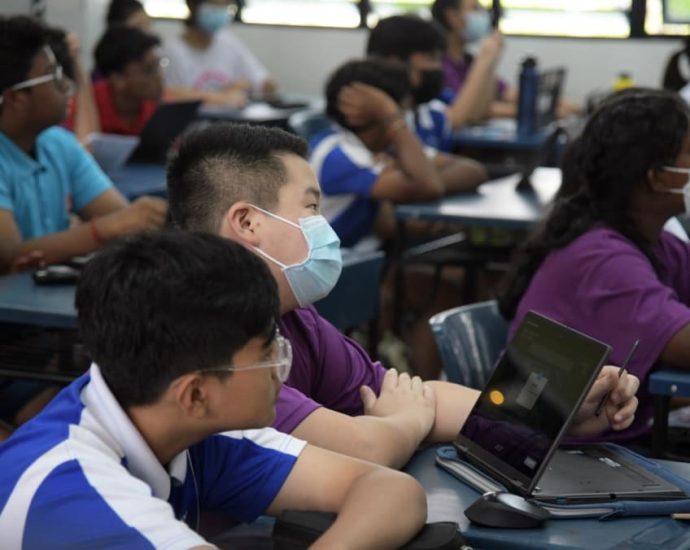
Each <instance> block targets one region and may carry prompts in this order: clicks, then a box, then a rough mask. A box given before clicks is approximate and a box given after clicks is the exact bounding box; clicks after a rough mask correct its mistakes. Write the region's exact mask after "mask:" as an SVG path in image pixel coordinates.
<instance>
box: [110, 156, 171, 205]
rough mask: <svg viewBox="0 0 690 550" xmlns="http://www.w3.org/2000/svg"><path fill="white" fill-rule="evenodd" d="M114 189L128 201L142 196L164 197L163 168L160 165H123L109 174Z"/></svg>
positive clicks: (166, 191) (165, 193) (165, 192)
mask: <svg viewBox="0 0 690 550" xmlns="http://www.w3.org/2000/svg"><path fill="white" fill-rule="evenodd" d="M109 176H110V179H111V180H112V181H113V183H114V184H115V187H117V189H118V190H119V191H120V193H122V194H123V195H124V196H125V197H127V198H128V199H129V200H134V199H136V198H137V197H141V196H142V195H155V196H158V197H166V196H167V194H168V190H167V188H166V183H165V166H163V165H162V164H125V165H124V166H123V167H122V168H119V169H117V170H115V171H114V172H112V173H110V174H109Z"/></svg>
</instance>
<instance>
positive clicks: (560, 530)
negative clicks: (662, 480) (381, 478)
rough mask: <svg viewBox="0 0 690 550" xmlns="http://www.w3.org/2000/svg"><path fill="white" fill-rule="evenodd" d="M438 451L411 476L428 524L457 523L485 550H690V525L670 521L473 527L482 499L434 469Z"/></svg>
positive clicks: (684, 469)
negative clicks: (472, 515) (472, 513)
mask: <svg viewBox="0 0 690 550" xmlns="http://www.w3.org/2000/svg"><path fill="white" fill-rule="evenodd" d="M435 454H436V449H435V448H431V449H426V450H424V451H422V452H420V453H417V454H416V455H415V456H414V457H413V458H412V460H411V461H410V463H409V464H408V465H407V466H406V468H405V471H406V472H407V473H409V474H411V475H412V476H413V477H415V478H416V479H417V480H418V481H419V482H420V483H421V484H422V486H423V487H424V490H425V491H426V494H427V503H428V508H429V512H428V521H455V522H456V523H458V524H459V525H460V531H462V533H463V535H464V537H465V538H466V539H467V542H468V544H470V545H472V546H474V547H476V548H481V549H485V550H491V549H501V550H503V549H505V548H515V549H525V550H528V549H529V550H532V549H542V548H551V549H559V550H569V549H572V550H575V549H578V550H580V549H582V548H587V549H588V550H613V549H616V550H623V549H625V550H637V549H639V550H642V549H644V550H647V549H654V548H659V549H661V548H663V549H664V550H668V549H671V548H673V549H674V550H678V549H690V524H688V523H684V522H680V521H676V520H672V519H671V518H670V517H648V518H623V519H615V520H610V521H598V520H596V519H568V520H564V519H559V520H555V519H554V520H549V521H548V522H547V523H546V525H545V526H544V527H543V528H539V529H492V528H486V527H477V526H475V525H472V524H471V523H469V521H468V520H467V518H466V517H465V515H464V513H463V512H464V510H465V509H466V508H467V507H468V506H469V505H470V504H472V502H474V501H475V500H476V499H477V498H478V497H479V493H477V492H476V491H474V490H473V489H471V488H470V487H468V486H467V485H465V484H464V483H462V482H461V481H459V480H458V479H456V478H454V477H453V476H451V475H450V474H448V473H447V472H445V471H443V470H441V469H440V468H438V467H436V466H435V464H434V459H435ZM664 464H668V465H669V467H670V468H671V469H672V470H673V471H674V472H675V473H677V474H679V475H683V476H685V477H688V478H690V464H686V463H677V462H666V461H664Z"/></svg>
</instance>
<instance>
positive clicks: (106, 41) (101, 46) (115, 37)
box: [94, 25, 161, 76]
mask: <svg viewBox="0 0 690 550" xmlns="http://www.w3.org/2000/svg"><path fill="white" fill-rule="evenodd" d="M160 43H161V41H160V39H159V38H158V37H157V36H154V35H152V34H149V33H146V32H144V31H142V30H139V29H135V28H132V27H126V26H124V25H114V26H112V27H108V28H107V29H106V31H105V33H104V34H103V36H101V39H100V40H99V41H98V44H97V45H96V49H95V51H94V58H95V60H96V67H98V69H99V70H100V71H101V72H102V73H103V74H104V75H105V76H108V75H109V74H111V73H119V72H122V71H124V70H125V68H126V67H127V65H129V64H130V63H132V62H135V61H140V60H141V59H142V58H143V57H144V56H145V55H146V52H148V51H149V50H150V49H151V48H155V47H157V46H160Z"/></svg>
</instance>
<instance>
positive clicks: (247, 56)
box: [165, 0, 276, 107]
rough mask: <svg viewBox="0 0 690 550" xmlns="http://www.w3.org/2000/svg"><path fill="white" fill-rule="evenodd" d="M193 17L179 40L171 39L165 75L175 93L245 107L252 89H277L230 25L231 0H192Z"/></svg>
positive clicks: (260, 91) (263, 91)
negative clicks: (232, 31)
mask: <svg viewBox="0 0 690 550" xmlns="http://www.w3.org/2000/svg"><path fill="white" fill-rule="evenodd" d="M187 6H188V7H189V18H188V19H187V21H186V22H185V25H186V29H185V31H184V33H183V34H182V36H181V37H180V38H178V39H177V40H175V41H173V42H170V43H168V44H166V54H167V56H168V59H169V60H170V66H169V67H168V69H167V71H166V73H165V78H166V81H167V85H168V88H169V93H170V95H171V97H173V98H176V99H201V100H202V101H205V102H207V103H211V104H226V105H230V106H235V107H241V106H243V105H245V104H246V103H247V101H248V100H249V96H250V95H251V94H259V95H263V94H272V93H273V92H275V90H276V84H275V82H274V81H273V80H272V79H271V77H270V75H269V74H268V71H267V70H266V68H265V67H264V66H263V65H262V64H261V63H260V62H259V60H258V59H257V58H256V57H255V56H254V54H252V52H251V51H249V49H247V47H246V46H245V45H244V44H242V42H240V41H239V40H238V39H237V38H236V37H235V35H233V34H232V33H231V32H230V31H229V30H228V29H227V28H225V27H227V26H228V25H229V24H230V23H231V22H232V14H231V7H232V8H234V7H235V6H234V2H231V1H230V0H187Z"/></svg>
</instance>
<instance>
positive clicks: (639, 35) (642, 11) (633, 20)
mask: <svg viewBox="0 0 690 550" xmlns="http://www.w3.org/2000/svg"><path fill="white" fill-rule="evenodd" d="M236 1H237V4H238V9H237V14H236V16H235V20H236V22H237V23H240V24H243V25H248V26H256V27H279V28H286V27H289V28H294V29H330V30H337V31H353V30H357V29H366V28H368V25H367V20H368V18H369V15H370V14H371V13H372V9H373V8H372V5H371V4H372V3H371V0H352V3H353V4H354V5H355V7H356V8H357V10H358V11H359V17H360V21H359V25H358V26H357V27H348V28H344V27H329V26H312V25H284V24H278V23H246V22H244V21H243V20H242V9H243V7H244V0H236ZM144 3H145V1H144ZM492 4H493V5H496V4H500V0H492ZM646 15H647V0H631V8H630V34H629V35H628V36H626V37H602V36H566V35H536V34H535V35H524V34H509V33H505V35H506V36H519V37H529V38H533V39H544V40H550V39H558V40H563V39H567V40H616V41H620V40H627V39H647V38H650V39H657V40H658V39H662V40H664V39H666V40H675V41H677V40H678V39H683V38H687V37H690V32H689V33H688V34H647V32H646V31H645V19H646ZM155 19H157V20H161V21H180V19H178V18H175V17H156V18H155Z"/></svg>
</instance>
